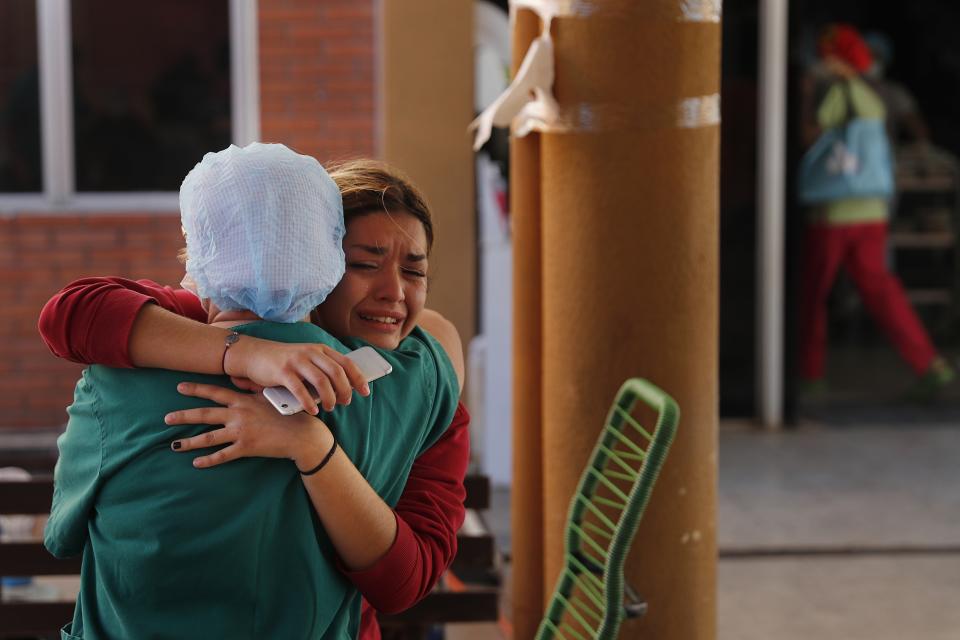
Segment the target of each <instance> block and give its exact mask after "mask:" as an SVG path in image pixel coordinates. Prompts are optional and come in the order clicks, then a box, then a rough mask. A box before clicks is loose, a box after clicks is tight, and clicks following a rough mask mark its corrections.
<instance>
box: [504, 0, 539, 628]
mask: <svg viewBox="0 0 960 640" xmlns="http://www.w3.org/2000/svg"><path fill="white" fill-rule="evenodd" d="M539 33H540V20H539V18H537V16H536V15H535V14H533V13H531V12H529V11H521V12H519V13H518V14H517V19H516V22H515V25H514V31H513V44H512V46H513V72H514V73H516V70H517V68H518V67H519V66H520V62H521V61H522V60H523V56H524V54H525V53H526V50H527V48H528V47H529V45H530V42H531V41H532V40H533V39H534V38H536V37H537V35H539ZM510 221H511V225H512V242H513V486H512V487H511V494H510V512H511V526H510V547H511V549H510V551H511V554H510V555H511V576H512V589H511V603H512V612H511V613H512V615H511V620H512V623H513V637H514V638H517V640H520V639H523V638H533V636H534V635H535V634H536V631H537V626H538V625H539V624H540V618H541V617H542V616H543V612H544V604H545V602H544V589H543V558H544V556H543V466H542V455H543V452H542V448H541V447H542V435H541V434H542V429H541V425H542V423H543V405H542V390H543V366H542V365H543V348H542V343H543V330H542V326H543V316H542V312H541V306H542V283H541V280H542V277H543V273H542V269H541V251H540V248H541V246H540V245H541V229H540V222H541V221H540V136H539V134H532V135H529V136H527V137H526V138H516V137H513V138H511V140H510Z"/></svg>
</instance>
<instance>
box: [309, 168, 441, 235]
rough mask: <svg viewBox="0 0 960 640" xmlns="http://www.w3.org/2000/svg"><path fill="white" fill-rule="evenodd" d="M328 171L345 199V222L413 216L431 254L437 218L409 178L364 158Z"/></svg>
mask: <svg viewBox="0 0 960 640" xmlns="http://www.w3.org/2000/svg"><path fill="white" fill-rule="evenodd" d="M327 172H328V173H329V174H330V177H331V178H333V181H334V182H336V183H337V187H338V188H339V189H340V195H341V196H342V197H343V220H344V223H345V224H346V225H349V224H350V222H351V220H353V219H354V218H357V217H359V216H363V215H367V214H370V213H377V212H386V213H392V212H397V211H403V212H406V213H409V214H410V215H412V216H413V217H414V218H416V219H417V220H419V221H420V224H422V225H423V230H424V233H425V234H426V236H427V252H428V253H429V252H430V249H431V248H432V247H433V217H432V216H431V215H430V207H429V206H427V201H426V199H425V198H424V197H423V194H422V193H420V190H419V189H417V188H416V187H415V186H414V185H413V183H412V182H411V181H410V179H409V178H407V176H405V175H404V174H403V173H401V172H400V171H399V170H397V169H395V168H394V167H391V166H390V165H388V164H386V163H384V162H379V161H377V160H369V159H365V158H361V159H358V160H348V161H345V162H339V163H336V164H331V165H329V166H328V167H327Z"/></svg>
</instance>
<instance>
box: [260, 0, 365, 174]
mask: <svg viewBox="0 0 960 640" xmlns="http://www.w3.org/2000/svg"><path fill="white" fill-rule="evenodd" d="M259 10H260V24H259V27H260V119H261V127H260V128H261V135H262V138H263V139H264V140H265V141H270V142H282V143H284V144H286V145H288V146H290V147H292V148H294V149H296V150H297V151H299V152H301V153H306V154H309V155H312V156H315V157H316V158H317V159H319V160H320V162H326V161H327V160H330V159H335V158H344V157H356V156H371V155H372V154H373V152H374V71H373V66H374V51H373V47H374V33H373V24H374V16H373V0H323V1H322V2H317V1H316V0H261V2H260V3H259Z"/></svg>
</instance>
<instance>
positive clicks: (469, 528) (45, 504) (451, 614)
mask: <svg viewBox="0 0 960 640" xmlns="http://www.w3.org/2000/svg"><path fill="white" fill-rule="evenodd" d="M55 459H56V453H55V452H53V453H52V454H51V453H49V452H47V453H45V452H28V453H26V454H24V452H10V451H4V452H0V467H4V466H19V467H22V468H26V469H27V470H28V471H30V472H31V473H33V474H35V476H34V478H33V479H32V480H29V481H26V482H15V481H0V515H12V514H22V515H46V514H47V513H49V510H50V504H51V500H52V497H53V480H52V476H51V475H50V472H51V471H52V469H53V464H54V462H55ZM466 488H467V499H466V505H467V509H468V519H467V523H465V526H464V527H463V528H462V529H461V531H460V533H459V534H458V536H457V540H458V551H457V556H456V558H455V559H454V562H453V566H452V567H451V571H452V572H453V573H454V574H455V573H456V572H457V571H460V572H461V573H464V574H466V573H468V572H476V571H477V570H478V569H480V570H485V571H488V572H489V573H490V574H491V575H493V574H495V566H496V561H495V560H496V558H495V555H496V552H495V549H494V542H493V537H492V536H491V535H490V534H489V532H487V531H486V530H485V527H483V526H482V521H480V525H478V524H477V521H478V520H480V518H479V516H478V513H477V512H478V511H479V510H483V509H486V508H488V507H489V502H490V483H489V480H488V479H487V478H486V477H485V476H479V475H472V476H469V477H468V478H467V480H466ZM79 573H80V558H79V557H78V558H71V559H67V560H57V559H56V558H54V557H53V556H51V555H50V554H49V553H48V552H47V550H46V549H45V548H44V547H43V544H42V542H39V541H35V542H18V543H0V575H4V576H51V575H79ZM460 582H461V581H459V580H457V579H456V578H455V577H454V576H445V577H444V579H442V580H441V584H440V585H438V587H437V588H436V589H435V590H434V591H433V592H432V593H431V594H430V595H428V596H427V597H426V598H424V599H423V600H422V601H421V602H419V603H418V604H417V605H415V606H414V607H412V608H411V609H409V610H407V611H405V612H403V613H401V614H399V615H396V616H384V617H383V618H382V619H381V624H382V626H383V627H384V635H385V637H388V634H389V637H392V638H417V637H422V634H423V633H425V631H426V630H427V629H429V627H430V626H432V625H434V624H444V623H447V622H481V621H495V620H497V617H498V591H499V590H498V588H497V585H495V584H494V585H487V586H469V587H464V586H461V584H460ZM2 595H3V591H2V585H0V638H14V637H24V636H51V637H59V629H60V627H61V626H63V625H64V624H66V622H68V621H69V620H71V619H72V618H73V609H74V604H73V603H72V602H22V601H16V602H14V601H9V602H8V601H4V600H3V597H2Z"/></svg>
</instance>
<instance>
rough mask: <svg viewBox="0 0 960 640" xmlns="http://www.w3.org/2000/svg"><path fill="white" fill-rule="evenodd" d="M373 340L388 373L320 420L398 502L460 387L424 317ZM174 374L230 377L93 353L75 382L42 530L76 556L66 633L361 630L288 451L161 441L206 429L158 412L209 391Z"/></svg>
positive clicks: (179, 635) (270, 329)
mask: <svg viewBox="0 0 960 640" xmlns="http://www.w3.org/2000/svg"><path fill="white" fill-rule="evenodd" d="M235 330H236V331H237V332H239V333H242V334H246V335H251V336H256V337H259V338H266V339H270V340H277V341H281V342H315V343H324V344H328V345H331V346H333V347H334V348H336V349H338V350H339V351H348V350H350V349H354V348H357V347H359V346H361V345H363V344H365V343H363V341H360V340H347V341H345V342H343V343H341V342H339V341H337V340H335V339H334V338H332V337H331V336H330V335H329V334H327V333H326V332H324V331H322V330H321V329H319V328H317V327H315V326H313V325H311V324H307V323H298V324H275V323H268V322H258V323H253V324H248V325H243V326H238V327H235ZM381 354H382V355H383V356H384V357H385V358H386V359H387V360H388V361H389V362H390V364H391V365H392V366H393V373H391V374H390V375H388V376H386V377H384V378H381V379H379V380H377V381H375V382H373V383H371V385H370V388H371V395H370V396H369V397H367V398H362V397H360V396H359V395H356V394H355V395H354V398H353V401H352V402H351V404H350V405H349V406H346V407H342V406H338V407H337V408H336V409H335V410H334V411H333V412H331V413H325V414H322V415H321V418H322V419H323V420H324V422H326V423H327V424H328V425H330V427H331V428H332V429H333V430H334V432H335V433H336V436H337V439H338V440H339V441H340V443H341V445H342V447H343V449H344V451H345V452H346V454H347V455H348V456H349V457H350V459H351V460H352V461H353V462H354V464H355V465H356V466H357V468H358V469H359V470H360V472H361V473H362V474H363V475H364V477H366V479H367V481H368V482H369V483H370V484H371V486H372V487H373V488H374V489H375V490H376V491H377V493H378V494H379V495H380V496H381V498H383V499H384V501H385V502H386V503H387V504H389V505H390V506H394V505H395V504H396V502H397V500H398V499H399V497H400V494H401V493H402V491H403V487H404V484H405V483H406V480H407V476H408V474H409V471H410V468H411V466H412V465H413V461H414V459H415V458H416V457H417V456H418V455H420V453H421V452H423V451H424V450H426V449H427V448H429V447H430V446H431V445H432V444H433V443H434V442H436V440H437V439H438V438H439V437H440V436H441V435H442V434H443V432H444V431H445V429H446V427H447V426H448V425H449V424H450V421H451V420H452V419H453V414H454V411H455V409H456V405H457V399H458V396H459V390H458V387H457V382H456V376H455V374H454V372H453V368H452V366H451V364H450V361H449V360H448V359H447V356H446V354H445V353H444V352H443V350H442V348H441V347H440V346H439V345H438V344H437V343H436V342H435V341H434V339H433V338H432V337H430V336H429V335H427V334H426V333H424V332H423V331H422V330H420V329H419V328H418V329H415V330H414V332H413V333H412V334H411V336H410V337H408V338H407V339H405V340H404V341H403V342H402V343H401V345H400V348H398V349H397V350H395V351H381ZM183 381H195V382H203V383H214V384H220V385H223V386H229V380H228V379H227V378H226V377H225V376H209V375H198V374H189V373H182V372H175V371H167V370H160V369H112V368H109V367H103V366H91V367H89V368H87V369H86V370H85V371H84V372H83V377H82V378H81V379H80V381H79V382H78V383H77V387H76V391H75V396H74V402H73V404H72V405H71V406H70V407H69V408H68V409H67V412H68V414H69V422H68V425H67V429H66V432H65V433H64V434H63V435H62V436H60V439H59V440H58V446H59V449H60V459H59V461H58V463H57V467H56V471H55V478H54V484H55V490H54V497H53V506H52V508H51V513H50V520H49V522H48V524H47V527H46V531H45V544H46V546H47V548H48V549H49V550H50V551H51V553H53V554H54V555H56V556H58V557H64V556H72V555H76V554H79V553H82V554H83V566H82V570H81V588H80V595H79V597H78V599H77V606H76V610H75V613H74V618H73V622H72V624H68V625H66V626H65V627H64V629H63V631H62V633H61V637H62V638H86V639H94V638H112V639H116V638H132V639H136V640H146V639H150V638H171V639H174V638H176V639H177V640H184V639H188V638H197V639H198V640H199V639H203V640H208V639H209V638H224V639H226V638H231V639H234V638H249V639H251V640H252V639H261V638H284V639H288V638H289V639H296V638H336V639H338V640H339V639H341V638H356V636H357V633H358V628H359V620H360V596H359V593H358V592H357V591H356V589H355V588H354V587H353V585H352V584H351V583H350V582H348V581H347V580H346V579H345V578H344V577H343V576H342V575H341V573H340V572H339V571H338V570H337V568H336V555H335V550H334V548H333V546H332V544H331V542H330V540H329V538H328V537H327V535H326V533H325V532H324V530H323V528H322V527H321V526H320V524H319V521H318V519H317V517H316V514H315V513H314V510H313V508H312V505H311V503H310V499H309V497H308V496H307V492H306V489H305V488H304V486H303V483H302V481H301V479H300V475H299V473H298V472H297V470H296V468H295V466H294V465H293V463H292V462H291V461H289V460H280V459H271V458H245V459H242V460H237V461H234V462H230V463H227V464H225V465H222V466H219V467H214V468H212V469H203V470H199V469H194V468H193V467H192V465H191V461H192V460H193V458H194V457H196V456H198V455H203V453H208V452H209V451H212V449H211V450H208V451H197V452H189V453H178V452H174V451H172V450H171V449H170V442H172V441H173V440H174V439H177V438H183V437H188V436H193V435H197V434H199V433H203V432H204V431H208V430H211V429H213V428H215V427H213V426H209V425H191V426H184V425H181V426H177V427H170V426H167V425H165V424H164V421H163V417H164V415H165V414H166V413H168V412H170V411H172V410H177V409H187V408H192V407H201V406H209V405H211V404H212V403H210V402H208V401H205V400H201V399H198V398H190V397H187V396H182V395H180V394H179V393H177V390H176V386H177V383H179V382H183ZM330 499H331V500H335V499H337V496H335V495H332V496H330ZM397 579H398V580H402V579H404V577H403V576H397Z"/></svg>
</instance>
